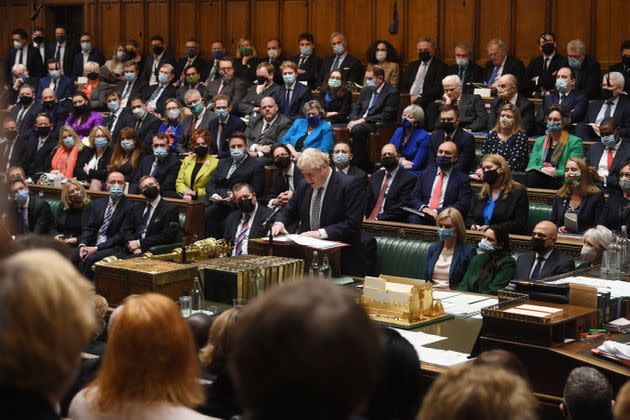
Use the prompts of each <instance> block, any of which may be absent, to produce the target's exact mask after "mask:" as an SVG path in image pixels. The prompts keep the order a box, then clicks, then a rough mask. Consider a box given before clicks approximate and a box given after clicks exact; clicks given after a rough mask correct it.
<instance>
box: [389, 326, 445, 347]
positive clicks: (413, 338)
mask: <svg viewBox="0 0 630 420" xmlns="http://www.w3.org/2000/svg"><path fill="white" fill-rule="evenodd" d="M393 329H394V330H396V331H398V332H399V333H400V335H402V336H403V337H404V338H405V339H406V340H407V341H409V342H410V343H411V345H412V346H413V347H414V348H415V349H416V351H417V350H418V348H420V347H422V346H424V345H427V344H431V343H437V342H438V341H442V340H446V339H447V337H442V336H440V335H434V334H427V333H423V332H421V331H409V330H403V329H400V328H393Z"/></svg>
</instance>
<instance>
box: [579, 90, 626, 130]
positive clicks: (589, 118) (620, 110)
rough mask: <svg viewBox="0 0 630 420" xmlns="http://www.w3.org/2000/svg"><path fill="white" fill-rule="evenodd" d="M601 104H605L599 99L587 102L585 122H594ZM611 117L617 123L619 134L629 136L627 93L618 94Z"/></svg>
mask: <svg viewBox="0 0 630 420" xmlns="http://www.w3.org/2000/svg"><path fill="white" fill-rule="evenodd" d="M603 106H605V103H604V101H603V100H601V99H599V100H597V101H592V102H589V104H588V108H587V110H586V117H585V118H584V122H585V123H587V124H588V123H594V122H595V120H596V119H597V115H598V114H599V112H600V111H601V109H602V107H603ZM612 117H613V118H614V119H615V120H616V121H617V124H619V130H620V131H621V135H622V136H623V137H630V99H629V98H628V96H627V95H619V101H617V106H616V107H615V112H614V113H613V114H612Z"/></svg>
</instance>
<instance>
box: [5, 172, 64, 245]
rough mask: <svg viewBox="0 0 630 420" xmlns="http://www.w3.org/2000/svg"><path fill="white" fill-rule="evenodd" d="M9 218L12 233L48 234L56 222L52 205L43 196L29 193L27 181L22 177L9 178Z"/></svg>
mask: <svg viewBox="0 0 630 420" xmlns="http://www.w3.org/2000/svg"><path fill="white" fill-rule="evenodd" d="M9 194H10V196H11V201H10V203H9V218H10V220H11V221H12V227H13V229H12V232H11V233H12V234H13V235H23V234H26V233H37V234H39V235H46V234H47V233H48V232H50V230H51V229H52V227H53V225H54V224H55V220H54V218H53V214H52V211H51V209H50V205H49V204H48V202H47V201H46V200H44V199H43V198H40V197H38V196H37V195H35V194H33V195H31V194H29V191H28V185H27V184H26V181H24V179H21V178H11V179H10V180H9Z"/></svg>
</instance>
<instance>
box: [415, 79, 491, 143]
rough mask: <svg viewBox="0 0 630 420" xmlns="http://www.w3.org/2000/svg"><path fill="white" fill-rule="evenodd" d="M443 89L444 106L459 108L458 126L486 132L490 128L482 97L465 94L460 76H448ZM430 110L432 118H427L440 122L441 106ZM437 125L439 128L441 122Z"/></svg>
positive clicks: (444, 80) (434, 105) (434, 106)
mask: <svg viewBox="0 0 630 420" xmlns="http://www.w3.org/2000/svg"><path fill="white" fill-rule="evenodd" d="M442 87H443V88H444V95H443V96H442V102H443V103H444V105H456V106H457V109H458V112H459V123H458V126H459V127H461V128H465V129H467V130H470V131H485V130H486V127H487V126H488V111H487V110H486V106H485V104H484V103H483V99H481V96H479V95H473V94H469V93H463V92H464V91H463V89H462V83H461V80H460V79H459V76H457V75H454V74H453V75H450V76H446V77H445V78H444V79H443V80H442ZM429 109H431V111H430V114H431V116H428V115H427V118H431V121H434V120H438V119H439V118H440V104H439V103H437V102H436V103H434V104H433V105H432V106H431V107H429ZM433 115H435V116H433ZM435 125H436V126H439V121H437V124H435ZM434 128H435V127H434Z"/></svg>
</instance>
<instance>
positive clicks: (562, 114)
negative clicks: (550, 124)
mask: <svg viewBox="0 0 630 420" xmlns="http://www.w3.org/2000/svg"><path fill="white" fill-rule="evenodd" d="M552 112H558V113H559V114H560V117H562V128H566V127H567V126H568V125H569V124H571V117H570V116H569V114H568V113H567V110H566V108H565V107H563V106H562V105H552V106H550V107H549V109H547V113H546V114H545V121H546V120H547V118H549V114H551V113H552Z"/></svg>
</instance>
